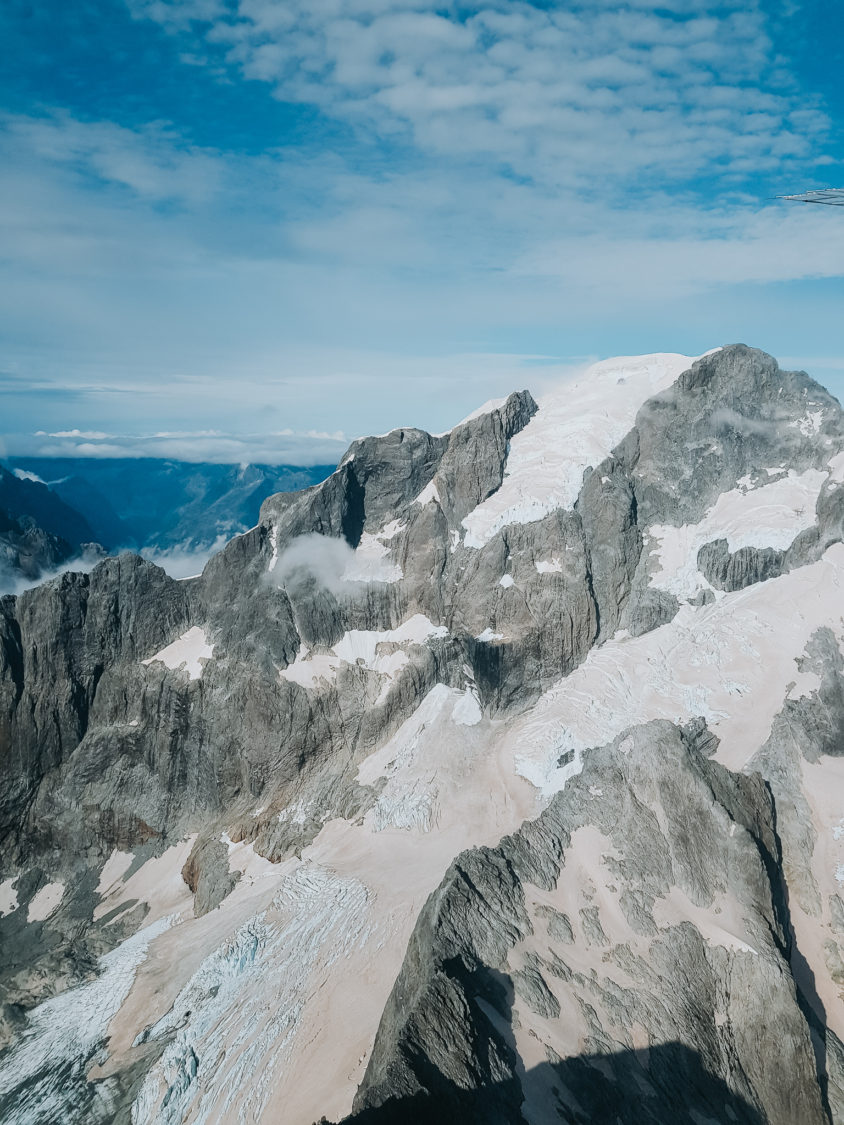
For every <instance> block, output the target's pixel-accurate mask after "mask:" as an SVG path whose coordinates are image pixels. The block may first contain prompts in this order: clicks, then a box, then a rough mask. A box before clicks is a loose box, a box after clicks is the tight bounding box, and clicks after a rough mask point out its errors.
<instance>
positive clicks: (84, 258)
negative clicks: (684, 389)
mask: <svg viewBox="0 0 844 1125" xmlns="http://www.w3.org/2000/svg"><path fill="white" fill-rule="evenodd" d="M782 9H783V6H782V5H780V4H778V3H777V4H775V3H773V2H771V3H761V2H759V3H757V2H751V3H736V2H733V0H725V2H723V3H720V4H717V5H715V4H708V3H704V2H702V0H671V2H670V3H668V4H667V5H665V6H664V7H662V8H660V9H659V10H658V11H657V10H655V9H653V8H652V7H651V6H648V5H646V4H644V3H643V2H639V0H636V2H634V3H628V4H627V5H626V6H625V7H623V8H618V7H617V6H616V5H614V4H610V3H609V2H608V0H607V2H605V0H596V2H592V3H590V4H582V3H573V4H566V5H554V4H551V5H543V6H541V7H540V6H535V5H532V4H527V3H519V2H517V0H507V2H506V3H504V2H503V0H491V2H489V3H484V4H474V5H469V6H461V7H460V8H458V7H452V8H449V7H447V6H446V7H435V6H434V5H431V4H425V3H421V2H419V0H311V2H305V0H291V2H290V3H285V4H283V5H280V4H278V3H275V2H272V0H231V2H225V3H223V2H222V0H219V2H218V0H178V2H170V0H129V10H130V11H131V14H132V16H133V18H134V20H135V24H136V26H137V27H141V26H143V27H145V28H148V27H154V28H160V29H161V32H162V34H163V39H162V42H165V43H166V44H169V45H170V47H171V48H172V52H173V56H174V58H176V57H178V60H180V61H177V62H175V63H174V64H173V65H174V66H176V67H180V68H181V70H182V71H183V72H184V82H185V84H186V89H188V88H190V87H191V86H196V85H197V84H198V83H200V82H201V81H204V82H206V83H209V82H210V83H215V84H218V85H220V86H221V87H223V88H227V89H231V90H232V91H235V90H238V89H240V88H241V86H247V85H248V86H249V87H250V88H252V87H256V88H258V89H259V90H265V91H266V96H267V98H268V99H276V100H277V101H279V102H282V103H284V104H285V105H290V106H292V107H294V108H295V107H300V108H301V109H302V111H303V112H305V111H306V112H307V114H308V115H309V116H308V117H307V118H306V123H307V127H306V128H305V127H298V126H297V129H296V130H291V131H290V132H289V133H288V134H279V135H277V136H276V135H271V134H269V133H268V134H267V135H265V136H264V137H263V139H262V143H261V144H256V143H253V144H251V145H250V146H249V148H248V149H246V148H244V147H243V144H242V141H241V137H240V136H239V132H238V130H237V129H231V128H229V129H228V130H223V129H222V128H221V130H220V131H219V133H218V134H215V135H213V139H209V128H208V123H207V122H203V121H199V120H198V119H194V118H191V119H188V118H187V117H186V118H185V119H180V120H173V121H164V120H161V119H159V118H155V117H152V116H151V117H150V118H149V119H147V120H131V121H130V120H128V119H124V120H107V119H103V118H93V117H91V116H90V115H89V114H86V113H85V112H83V110H82V109H81V108H80V107H79V106H67V105H52V106H51V105H49V104H43V103H42V104H39V105H37V106H32V107H30V108H29V109H28V110H26V111H23V110H21V109H20V108H19V109H17V110H16V111H15V112H7V113H6V114H4V115H3V116H2V119H0V152H2V155H3V156H4V163H3V168H4V171H3V173H2V175H0V205H1V206H0V237H2V238H3V241H4V247H5V248H6V256H5V261H4V263H3V264H2V265H0V295H2V301H0V307H1V308H2V309H3V312H2V314H0V316H2V319H3V321H4V323H3V328H4V336H5V340H6V346H5V349H4V354H3V356H2V357H0V363H2V365H3V367H4V368H5V370H6V372H7V374H6V375H5V376H0V391H2V393H3V395H4V399H3V401H4V404H5V405H6V407H7V417H8V418H9V419H11V421H9V422H7V426H8V427H9V429H14V430H17V431H19V432H20V431H22V430H24V429H26V428H29V429H34V428H35V424H38V423H40V424H41V425H42V426H44V428H49V429H51V430H54V431H58V430H72V429H80V430H87V429H91V430H94V431H100V432H104V433H105V432H110V431H111V430H112V429H121V430H123V429H125V428H127V427H126V426H125V425H124V426H120V425H117V423H116V422H115V419H118V420H119V419H121V418H124V419H125V418H127V417H130V416H131V417H132V420H133V421H134V420H135V419H136V418H137V424H138V425H139V426H141V427H144V428H145V429H146V430H148V431H150V432H154V431H155V429H157V428H159V426H161V425H162V423H163V420H164V419H167V424H168V426H173V427H174V428H175V427H183V428H184V429H186V430H188V429H191V430H195V431H198V430H203V429H205V428H213V429H224V430H226V431H228V429H229V428H231V429H232V430H234V431H236V432H238V433H239V432H243V433H247V432H249V433H253V434H254V433H255V431H256V430H257V429H258V428H259V426H258V424H256V419H257V418H260V419H261V424H262V425H264V424H266V429H268V430H269V429H272V428H277V429H285V428H288V427H289V428H291V429H294V430H296V431H297V432H307V431H308V430H310V429H312V428H314V427H316V428H317V429H319V430H323V429H327V430H329V431H334V430H336V429H342V430H343V431H344V432H346V433H351V434H354V433H357V432H367V431H368V430H371V429H377V428H379V427H382V428H383V427H385V426H387V425H395V424H401V423H403V422H408V421H416V422H418V424H420V425H425V426H428V427H429V428H432V429H442V428H445V427H446V426H447V425H449V424H451V423H452V421H453V420H454V417H455V416H457V417H459V416H460V414H461V413H464V412H466V411H467V410H469V409H471V408H472V406H474V405H477V402H479V401H483V400H484V399H485V398H488V397H490V395H491V394H498V393H506V391H508V390H512V389H514V386H516V385H520V384H519V383H518V382H515V381H514V380H515V379H516V377H517V376H518V375H519V374H520V372H519V362H520V361H518V360H511V359H510V357H512V356H514V355H515V356H518V355H521V354H527V353H530V352H534V351H547V352H549V353H550V354H551V355H552V356H555V357H558V359H557V362H558V363H559V364H560V365H561V366H565V364H566V362H572V360H571V359H570V358H569V357H572V356H577V355H578V354H580V353H582V352H589V353H590V354H597V355H608V354H613V353H615V352H631V351H637V350H638V351H648V350H674V349H676V350H682V351H687V352H697V351H702V350H704V349H706V348H708V347H712V346H714V345H717V344H719V343H725V342H731V341H733V340H737V339H743V340H745V341H746V342H748V343H752V344H758V345H760V346H763V347H767V348H768V349H769V350H774V351H775V350H785V351H788V352H789V353H790V354H792V355H795V354H796V355H799V354H803V355H809V356H810V355H811V353H812V350H814V351H815V352H817V353H818V354H821V355H830V354H832V350H833V349H834V348H837V346H838V344H837V342H836V340H835V336H834V330H833V321H834V311H833V310H834V309H835V308H836V307H837V304H838V302H840V294H841V279H842V275H844V223H842V222H841V216H840V215H836V214H832V215H830V214H829V213H827V211H826V210H825V209H823V208H815V209H812V208H810V207H798V206H794V205H788V204H782V203H780V202H777V201H773V200H768V199H766V198H765V197H766V196H768V195H772V194H774V193H775V192H777V191H780V190H784V189H787V188H790V187H792V186H794V185H795V184H797V185H798V186H805V184H806V183H807V182H809V181H812V182H816V181H817V180H820V179H824V178H827V177H830V176H831V177H833V178H834V177H836V176H837V175H839V174H840V165H839V164H836V163H834V162H833V154H834V153H835V152H836V139H837V123H836V122H835V121H833V120H831V118H830V116H829V113H828V111H827V110H826V109H825V107H824V106H823V104H822V103H821V100H820V99H819V97H818V96H816V95H815V94H814V93H813V91H811V90H808V89H806V88H805V86H804V85H802V84H801V82H800V81H799V80H798V78H797V77H796V76H795V73H794V70H793V67H792V66H791V65H790V59H789V57H788V55H787V53H786V52H785V51H784V49H783V42H784V39H783V36H782V35H781V34H779V33H778V28H780V25H781V24H782V20H783V19H784V16H783V15H782ZM792 18H793V17H792ZM131 26H132V24H131V21H129V28H130V31H131ZM780 30H781V29H780ZM92 34H93V32H92ZM127 34H128V33H127ZM227 84H228V85H227ZM292 112H293V111H292V110H291V113H292ZM200 126H201V127H200ZM247 126H248V128H249V129H251V130H253V131H254V130H255V129H259V128H260V121H257V122H256V121H255V120H250V121H249V122H244V130H245V129H246V127H247ZM200 135H201V137H202V139H198V138H199V137H200ZM250 135H251V134H250ZM493 353H494V355H495V358H493V359H491V360H490V363H489V367H488V371H487V376H486V378H484V374H483V368H482V365H481V364H479V363H476V362H475V361H474V359H473V357H475V356H479V355H481V356H482V355H490V354H493ZM834 370H835V371H836V372H839V371H841V370H844V364H841V365H840V366H839V367H838V368H834ZM467 371H468V372H469V374H468V375H466V372H467ZM467 379H468V381H469V382H468V385H466V386H465V387H464V386H463V383H464V382H465V381H466V380H467ZM505 379H507V380H510V381H509V382H506V383H505ZM521 382H523V380H522V381H521ZM458 384H460V385H458ZM460 395H464V396H465V397H464V398H463V399H462V400H460V401H455V400H456V399H458V398H459V396H460ZM43 402H49V403H50V404H51V409H52V414H51V415H50V417H49V418H48V417H46V416H44V415H43V414H39V409H38V407H39V406H40V404H41V403H43ZM400 415H403V416H400ZM273 423H275V425H273ZM68 440H72V439H68ZM102 440H104V439H102ZM197 440H198V439H197ZM235 440H239V439H238V438H236V439H235ZM136 448H140V447H139V446H136ZM197 448H198V446H197ZM144 455H147V454H144ZM167 455H170V454H167ZM227 459H228V456H227ZM250 459H251V460H258V459H260V457H259V456H252V457H250ZM285 459H286V458H285ZM291 463H296V462H294V461H291Z"/></svg>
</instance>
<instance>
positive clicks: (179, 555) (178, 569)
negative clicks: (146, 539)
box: [141, 535, 232, 578]
mask: <svg viewBox="0 0 844 1125" xmlns="http://www.w3.org/2000/svg"><path fill="white" fill-rule="evenodd" d="M231 538H232V536H231V535H218V536H217V538H216V539H215V540H214V542H213V543H209V544H207V545H206V546H199V547H196V546H189V545H187V544H181V545H179V546H176V547H144V548H143V550H142V551H141V555H142V556H143V557H144V558H145V559H148V560H149V561H150V562H153V563H155V564H156V566H160V567H161V569H162V570H166V571H167V573H168V574H169V575H170V577H171V578H195V577H196V576H197V575H199V574H202V572H203V570H204V569H205V564H206V563H207V562H208V560H209V559H210V558H211V556H212V555H216V554H217V553H218V552H219V551H222V549H223V547H225V545H226V543H228V541H229V539H231Z"/></svg>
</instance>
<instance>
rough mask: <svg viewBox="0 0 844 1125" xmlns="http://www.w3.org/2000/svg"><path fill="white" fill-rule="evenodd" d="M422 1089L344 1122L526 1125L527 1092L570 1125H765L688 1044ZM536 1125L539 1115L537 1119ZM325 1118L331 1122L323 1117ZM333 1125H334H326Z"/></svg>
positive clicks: (441, 1078)
mask: <svg viewBox="0 0 844 1125" xmlns="http://www.w3.org/2000/svg"><path fill="white" fill-rule="evenodd" d="M438 1077H439V1081H434V1082H432V1083H431V1086H432V1087H433V1088H434V1089H435V1091H436V1092H435V1093H428V1092H425V1091H420V1092H418V1093H415V1094H411V1095H409V1096H407V1097H395V1098H390V1099H389V1100H388V1101H386V1102H384V1103H383V1104H382V1105H379V1106H375V1107H368V1108H365V1109H362V1110H359V1111H358V1112H357V1113H353V1114H352V1115H351V1116H350V1117H347V1118H344V1125H352V1123H353V1125H443V1123H445V1122H455V1123H456V1122H460V1123H461V1125H523V1123H524V1122H525V1120H526V1118H525V1117H524V1116H523V1109H524V1108H525V1106H524V1105H523V1093H524V1096H525V1097H526V1098H527V1100H528V1101H529V1102H530V1103H532V1105H533V1106H538V1105H542V1107H543V1118H544V1119H545V1120H554V1117H555V1116H556V1119H557V1120H559V1121H560V1122H564V1123H565V1125H716V1123H717V1125H729V1123H733V1125H764V1123H765V1121H766V1118H765V1117H763V1116H762V1114H761V1113H760V1111H759V1110H758V1109H757V1108H755V1107H754V1106H753V1105H751V1104H750V1103H749V1102H747V1101H746V1100H745V1099H744V1098H742V1097H740V1096H739V1095H738V1094H736V1093H735V1092H734V1091H732V1090H731V1089H730V1088H729V1087H728V1086H727V1085H726V1083H725V1082H723V1081H722V1080H721V1079H720V1078H718V1077H716V1076H715V1075H713V1074H710V1073H709V1072H708V1071H707V1070H706V1069H705V1067H704V1065H703V1061H702V1059H701V1056H700V1055H699V1054H698V1053H697V1051H693V1050H691V1049H690V1048H688V1047H686V1046H684V1045H683V1044H682V1043H664V1044H661V1045H660V1046H658V1047H651V1048H649V1049H645V1050H627V1051H618V1052H615V1053H613V1054H600V1055H580V1056H578V1057H577V1058H570V1059H561V1060H560V1061H558V1062H549V1063H542V1064H541V1065H539V1066H537V1067H534V1068H533V1069H532V1070H529V1071H528V1072H527V1073H526V1074H525V1075H524V1077H523V1078H522V1081H521V1083H519V1081H518V1080H517V1079H515V1078H510V1079H508V1080H505V1081H503V1082H500V1083H497V1084H494V1085H492V1086H483V1087H480V1088H478V1089H474V1090H465V1089H461V1088H460V1087H458V1086H457V1085H455V1084H454V1083H453V1082H451V1081H450V1080H448V1079H446V1078H445V1077H444V1076H443V1075H440V1076H438ZM530 1116H531V1117H533V1118H534V1119H537V1117H536V1114H535V1113H531V1114H530ZM323 1120H324V1119H323ZM325 1125H327V1123H325Z"/></svg>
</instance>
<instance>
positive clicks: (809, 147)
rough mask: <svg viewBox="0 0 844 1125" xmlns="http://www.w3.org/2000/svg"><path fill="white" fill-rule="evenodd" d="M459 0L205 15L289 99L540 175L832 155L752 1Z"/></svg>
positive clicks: (294, 6)
mask: <svg viewBox="0 0 844 1125" xmlns="http://www.w3.org/2000/svg"><path fill="white" fill-rule="evenodd" d="M668 9H672V10H668ZM455 11H456V9H455ZM465 11H466V9H461V16H458V15H456V14H453V13H452V14H446V11H445V10H443V9H440V8H437V7H436V6H435V5H433V4H430V3H424V2H415V0H389V2H379V0H323V2H319V0H317V2H315V0H291V2H290V3H287V4H284V5H279V4H278V3H277V2H276V0H239V2H238V3H237V4H236V5H235V6H234V9H233V12H232V11H229V12H226V13H225V14H219V13H218V14H216V15H213V16H205V17H204V16H201V15H199V14H197V15H196V17H195V18H197V19H199V20H201V21H204V24H201V25H200V26H204V27H205V29H206V37H207V39H208V40H209V42H211V43H212V44H215V45H217V47H221V46H222V47H223V48H225V51H226V58H227V61H228V63H229V64H230V65H231V66H234V67H237V68H239V69H240V70H241V72H242V73H243V75H244V76H246V77H247V78H249V79H254V80H258V81H263V82H267V83H270V84H272V86H273V87H274V89H275V92H276V94H277V96H278V97H280V98H282V99H284V100H292V101H300V102H303V103H312V104H315V105H318V106H319V107H320V108H321V109H323V110H324V111H325V112H326V113H329V114H331V115H333V116H336V117H340V118H343V119H345V120H348V121H351V122H353V123H355V124H356V125H357V126H360V127H363V128H365V129H369V130H371V131H372V132H373V133H374V134H377V135H379V136H381V137H385V136H386V137H389V136H391V135H396V136H399V137H400V136H402V135H403V134H406V135H407V136H408V137H409V138H410V139H412V140H413V142H414V143H415V144H416V145H417V146H419V148H420V149H422V150H424V151H426V152H429V153H439V154H447V155H448V156H449V157H451V158H454V157H457V156H459V157H463V158H465V157H467V156H468V157H471V158H477V157H480V158H482V159H488V160H494V161H498V162H502V163H503V164H504V165H506V166H508V167H510V168H511V169H514V170H516V171H518V173H519V174H520V175H527V176H529V177H531V178H532V179H533V180H534V181H535V182H537V183H542V184H544V185H547V186H559V185H561V184H568V185H575V184H577V185H583V184H585V183H588V182H589V181H590V180H592V179H593V178H594V177H595V176H596V175H605V176H607V177H609V180H610V181H611V184H612V183H613V182H615V181H617V180H618V179H619V178H621V179H622V180H623V179H624V178H626V177H630V176H642V175H645V176H659V177H660V178H667V179H669V180H671V181H683V180H689V179H691V178H693V177H694V176H696V175H698V174H699V173H701V172H706V173H707V174H710V173H711V172H712V171H713V170H715V171H717V172H727V173H731V172H732V173H739V174H741V173H744V172H745V171H746V170H747V166H748V163H747V162H748V161H752V162H753V166H754V168H756V169H759V168H763V169H764V168H768V169H771V168H777V169H779V170H781V169H782V168H783V161H785V160H800V161H801V162H802V163H803V167H805V164H806V163H807V162H809V161H811V160H812V159H814V158H816V157H819V156H820V155H821V153H820V152H819V151H818V147H817V142H818V140H819V139H821V138H822V137H823V135H824V134H825V132H826V130H827V127H828V121H827V119H826V117H825V115H824V114H823V113H822V112H821V110H820V109H819V108H818V107H817V106H816V105H814V104H812V103H811V101H809V102H808V103H807V101H806V99H805V96H803V97H801V96H800V95H798V93H797V91H796V90H795V88H794V84H793V82H791V81H790V79H789V77H788V76H787V75H782V69H781V67H780V68H778V66H777V64H778V63H779V62H780V61H781V60H780V59H779V58H778V56H777V52H776V50H775V48H774V45H773V43H772V41H771V39H770V37H769V34H768V30H767V25H766V17H765V13H764V12H763V10H762V8H761V6H760V5H758V4H755V3H751V4H748V3H746V2H742V3H729V2H728V3H725V4H721V5H719V6H718V7H717V8H712V7H711V6H710V5H708V4H698V3H674V4H669V5H667V7H666V8H663V9H662V10H660V11H657V10H654V9H652V8H650V7H649V6H648V5H645V4H642V5H640V6H636V5H628V6H626V7H623V8H619V7H617V6H616V5H611V4H607V3H589V4H574V5H566V6H562V5H561V6H550V7H546V6H543V7H541V8H540V7H535V6H533V5H531V4H528V3H519V2H514V0H508V2H507V3H504V2H500V3H498V2H491V3H487V4H482V5H473V6H472V7H471V8H469V9H468V12H469V14H468V15H463V13H464V12H465ZM135 12H136V14H138V15H145V16H146V17H147V18H153V19H156V20H158V21H159V22H161V23H163V24H164V25H165V26H170V27H172V26H175V25H177V24H183V23H184V18H185V9H184V6H183V5H181V4H178V5H176V4H163V3H158V4H156V5H154V7H150V6H149V5H135ZM677 15H682V16H684V17H685V18H682V19H677V18H675V17H676V16H677ZM605 186H606V185H605ZM620 186H622V187H623V184H622V185H620Z"/></svg>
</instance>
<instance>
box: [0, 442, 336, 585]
mask: <svg viewBox="0 0 844 1125" xmlns="http://www.w3.org/2000/svg"><path fill="white" fill-rule="evenodd" d="M6 466H7V467H6V468H3V467H2V466H0V564H2V565H3V566H4V568H5V570H6V571H7V572H11V573H12V574H13V575H18V576H22V577H24V578H27V579H34V578H37V577H39V575H42V574H44V573H45V572H48V571H50V570H51V569H54V568H56V567H58V566H60V565H62V564H63V563H66V562H67V561H68V560H69V559H71V558H74V557H77V556H83V555H85V554H86V552H87V553H88V554H91V553H92V548H91V547H90V546H88V545H90V544H97V545H98V546H99V548H101V550H99V551H98V550H96V549H95V550H94V552H93V553H94V554H95V555H96V554H97V553H100V554H101V553H115V552H117V551H120V550H124V549H130V550H137V551H140V550H144V551H145V552H146V553H151V554H152V555H153V557H155V558H157V559H160V560H162V561H164V560H166V558H167V556H168V553H170V552H181V553H182V554H184V553H187V552H202V551H203V550H207V549H208V548H210V547H211V546H213V545H217V546H220V545H221V544H222V542H223V541H224V540H226V539H228V538H230V537H231V536H232V535H236V534H238V533H239V532H242V531H245V530H246V529H247V528H248V527H250V526H252V525H253V524H254V523H256V521H257V519H258V512H259V510H260V507H261V504H262V502H263V501H264V500H265V499H266V498H267V497H268V496H271V495H273V494H274V493H277V492H290V491H293V490H298V489H302V488H308V487H309V486H310V485H313V484H318V483H319V482H320V481H322V480H324V479H325V478H326V477H327V476H328V475H329V474H330V473H331V472H332V471H333V470H334V466H333V465H316V466H313V467H309V468H301V467H299V466H295V465H218V464H210V463H200V464H194V463H191V462H187V461H164V460H158V459H154V458H131V459H128V458H126V459H121V458H112V459H100V458H75V457H65V458H48V457H12V458H8V459H7V460H6Z"/></svg>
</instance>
